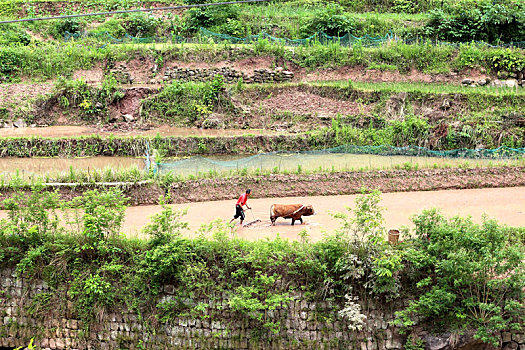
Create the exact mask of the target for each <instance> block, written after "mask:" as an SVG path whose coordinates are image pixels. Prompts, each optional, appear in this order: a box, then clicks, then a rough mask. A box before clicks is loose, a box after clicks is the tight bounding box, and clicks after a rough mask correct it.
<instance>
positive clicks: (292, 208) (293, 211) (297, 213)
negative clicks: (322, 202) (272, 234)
mask: <svg viewBox="0 0 525 350" xmlns="http://www.w3.org/2000/svg"><path fill="white" fill-rule="evenodd" d="M314 213H315V211H314V208H313V207H312V206H311V205H302V204H273V205H272V206H271V207H270V220H271V221H272V225H275V220H277V218H279V217H281V218H285V219H292V226H293V224H295V220H299V221H301V224H302V223H303V219H302V218H301V216H310V215H314Z"/></svg>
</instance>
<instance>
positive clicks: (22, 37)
mask: <svg viewBox="0 0 525 350" xmlns="http://www.w3.org/2000/svg"><path fill="white" fill-rule="evenodd" d="M30 42H31V36H30V35H29V34H27V33H26V32H25V31H24V30H23V29H22V28H20V27H18V26H15V25H10V24H2V25H0V45H3V46H4V45H5V46H6V45H28V44H29V43H30Z"/></svg>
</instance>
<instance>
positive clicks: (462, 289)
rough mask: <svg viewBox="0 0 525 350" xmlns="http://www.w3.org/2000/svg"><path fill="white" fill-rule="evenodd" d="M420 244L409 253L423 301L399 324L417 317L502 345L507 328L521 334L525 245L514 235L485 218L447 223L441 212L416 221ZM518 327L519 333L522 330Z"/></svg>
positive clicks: (408, 323)
mask: <svg viewBox="0 0 525 350" xmlns="http://www.w3.org/2000/svg"><path fill="white" fill-rule="evenodd" d="M414 223H415V225H416V233H417V235H418V239H417V240H416V241H415V242H414V245H413V246H412V247H409V248H408V249H407V250H406V251H405V257H406V259H407V262H408V263H409V264H411V265H412V266H413V268H414V269H416V270H417V273H415V274H414V275H413V278H414V282H415V287H416V288H417V289H416V290H418V292H419V293H418V294H419V296H418V297H417V298H415V299H414V300H413V301H412V302H411V303H410V305H409V307H408V308H406V309H405V310H404V311H402V312H400V313H399V317H400V318H399V319H398V320H397V323H398V324H401V325H404V326H407V327H409V326H411V325H413V324H414V317H425V318H430V319H433V320H434V321H437V320H438V319H439V323H440V324H439V325H438V326H442V327H450V326H452V327H456V328H457V329H460V328H462V327H464V326H466V325H468V326H469V327H472V328H474V329H476V330H477V331H476V335H475V337H476V338H478V339H481V340H482V341H484V342H492V343H493V344H494V345H495V346H496V345H497V344H499V337H498V335H499V333H500V331H502V330H504V329H518V328H520V327H521V326H520V323H521V322H523V315H524V314H525V307H524V305H523V300H524V298H525V290H524V289H523V286H524V285H525V274H524V262H523V253H524V252H523V245H522V244H514V243H513V241H514V239H513V238H512V235H513V232H512V230H511V229H508V228H506V227H504V226H499V225H498V224H497V223H496V222H495V221H493V220H487V219H485V220H484V222H483V224H482V225H477V224H474V223H473V222H472V220H471V219H463V218H459V217H454V218H451V219H446V218H445V217H443V216H442V215H441V214H439V213H438V212H437V211H436V210H428V211H424V212H423V213H422V214H421V215H418V216H416V217H415V218H414ZM516 327H518V328H516Z"/></svg>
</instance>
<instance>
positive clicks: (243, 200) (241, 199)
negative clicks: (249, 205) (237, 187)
mask: <svg viewBox="0 0 525 350" xmlns="http://www.w3.org/2000/svg"><path fill="white" fill-rule="evenodd" d="M247 200H248V194H247V193H243V194H241V196H240V197H239V199H238V200H237V204H239V205H240V206H243V205H246V201H247Z"/></svg>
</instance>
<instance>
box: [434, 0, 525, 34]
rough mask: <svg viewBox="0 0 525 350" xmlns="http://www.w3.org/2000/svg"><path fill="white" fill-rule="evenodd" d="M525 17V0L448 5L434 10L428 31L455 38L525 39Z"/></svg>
mask: <svg viewBox="0 0 525 350" xmlns="http://www.w3.org/2000/svg"><path fill="white" fill-rule="evenodd" d="M463 5H464V4H463ZM524 20H525V4H524V3H523V2H509V3H506V4H504V3H496V2H489V1H480V2H479V3H470V6H462V5H458V6H447V7H445V9H444V10H434V11H431V13H430V19H429V21H428V23H427V24H426V26H425V28H424V32H425V34H426V35H427V36H428V37H432V38H437V39H442V40H448V41H454V42H468V41H472V40H480V41H485V42H488V43H498V42H500V41H503V42H511V41H524V40H525V24H524Z"/></svg>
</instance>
